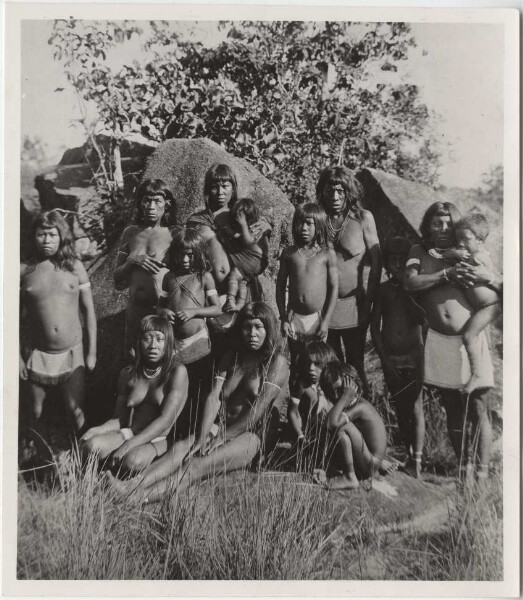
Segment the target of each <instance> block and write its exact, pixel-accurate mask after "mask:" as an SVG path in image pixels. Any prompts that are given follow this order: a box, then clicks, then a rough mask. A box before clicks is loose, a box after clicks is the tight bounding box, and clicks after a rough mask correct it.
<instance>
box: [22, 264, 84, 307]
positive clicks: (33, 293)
mask: <svg viewBox="0 0 523 600" xmlns="http://www.w3.org/2000/svg"><path fill="white" fill-rule="evenodd" d="M22 294H24V295H25V296H26V297H27V298H32V299H34V300H39V299H42V298H56V297H57V296H69V297H70V298H71V301H72V300H74V299H75V298H77V297H78V294H79V288H78V278H77V277H76V275H74V274H73V273H71V272H69V271H62V270H56V269H55V268H54V266H53V265H49V266H47V265H46V266H43V265H39V266H37V267H36V269H35V270H34V271H33V272H31V273H28V274H26V275H25V276H24V277H23V279H22Z"/></svg>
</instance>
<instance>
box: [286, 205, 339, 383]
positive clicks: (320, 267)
mask: <svg viewBox="0 0 523 600" xmlns="http://www.w3.org/2000/svg"><path fill="white" fill-rule="evenodd" d="M292 233H293V238H294V245H293V246H291V247H290V248H287V249H285V250H284V251H283V253H282V256H281V259H280V270H279V273H278V279H277V282H276V303H277V305H278V311H279V313H280V320H281V323H282V332H283V334H284V335H285V336H287V338H288V340H289V350H290V352H291V370H292V373H291V377H292V378H293V379H294V378H295V376H296V364H295V363H296V358H297V355H298V354H299V352H300V351H302V350H303V347H304V344H305V343H306V342H308V341H312V340H315V339H316V340H322V341H325V340H326V338H327V334H328V332H329V323H330V319H331V316H332V313H333V311H334V307H335V305H336V300H337V298H338V269H337V265H336V253H335V252H334V250H333V249H332V248H329V247H328V245H327V216H326V214H325V211H324V210H323V209H322V208H321V206H319V205H318V204H312V203H309V204H305V205H303V206H299V207H298V208H297V209H296V212H295V213H294V219H293V222H292ZM287 286H288V290H287ZM287 293H288V296H287Z"/></svg>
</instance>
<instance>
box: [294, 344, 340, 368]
mask: <svg viewBox="0 0 523 600" xmlns="http://www.w3.org/2000/svg"><path fill="white" fill-rule="evenodd" d="M306 359H309V360H310V361H311V362H312V361H315V362H318V363H319V364H320V365H321V367H322V369H323V367H324V366H325V365H326V364H328V363H330V362H332V361H335V360H336V353H335V352H334V350H333V349H332V348H331V347H330V346H329V344H327V343H326V342H321V341H313V342H309V343H308V344H306V346H305V348H304V349H303V350H302V352H300V354H299V356H298V361H297V367H298V373H299V374H300V375H301V376H302V377H304V376H306V373H305V361H306Z"/></svg>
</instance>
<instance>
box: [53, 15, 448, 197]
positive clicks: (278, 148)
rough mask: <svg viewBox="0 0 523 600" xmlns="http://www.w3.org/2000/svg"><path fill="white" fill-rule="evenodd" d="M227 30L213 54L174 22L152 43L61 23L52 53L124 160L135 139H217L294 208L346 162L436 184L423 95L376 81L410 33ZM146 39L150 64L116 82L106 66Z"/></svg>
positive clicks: (135, 65)
mask: <svg viewBox="0 0 523 600" xmlns="http://www.w3.org/2000/svg"><path fill="white" fill-rule="evenodd" d="M220 28H221V31H222V32H223V33H225V32H226V33H227V36H226V38H225V40H224V41H222V42H221V43H220V44H218V45H217V46H215V47H206V46H205V45H204V44H203V43H202V42H200V41H198V40H196V39H195V38H194V37H190V36H189V37H187V36H184V35H183V34H182V32H181V30H180V27H179V24H177V23H172V22H166V21H159V22H151V23H150V32H149V33H148V34H147V35H146V36H144V35H143V31H142V30H139V29H138V28H137V27H135V26H133V25H132V24H130V23H128V22H124V23H115V22H103V23H97V22H95V23H90V24H86V23H83V22H79V21H60V22H57V23H56V25H55V30H54V33H53V36H52V37H51V39H50V43H51V44H53V45H54V47H55V56H56V58H57V59H58V60H63V61H64V67H65V71H66V74H67V77H68V79H69V82H70V83H71V84H72V85H73V87H74V88H75V90H76V91H77V93H78V96H79V100H80V101H81V102H82V103H94V104H95V105H96V107H97V109H98V114H99V116H100V121H101V124H102V129H104V130H105V131H106V132H108V133H109V135H111V136H112V139H113V140H114V148H113V150H117V149H118V147H119V143H120V140H121V139H122V137H124V136H126V135H128V134H129V133H132V132H139V133H141V134H142V135H145V136H146V137H148V138H150V139H153V140H156V141H160V140H162V139H163V138H164V137H177V138H187V137H188V138H191V137H208V138H210V139H212V140H214V141H215V142H217V143H219V144H221V145H222V146H223V147H224V148H225V149H226V150H228V151H229V152H231V153H232V154H234V155H236V156H240V157H242V158H245V159H247V160H248V161H250V162H252V163H253V164H255V165H256V166H257V167H258V168H259V169H260V170H261V171H262V172H263V173H264V174H265V175H267V176H268V177H270V178H271V179H272V180H273V181H275V183H277V184H278V185H279V186H280V187H281V188H282V189H283V190H284V191H285V192H287V193H288V195H289V196H290V197H291V198H292V199H293V200H294V201H301V200H303V199H304V198H306V197H310V196H311V194H312V193H313V185H314V181H315V179H316V177H317V172H318V170H319V169H321V168H322V167H324V166H326V165H328V164H332V163H336V162H339V163H342V164H345V165H347V166H348V167H350V168H357V167H361V166H367V167H376V168H381V169H384V170H387V171H389V172H393V173H396V174H398V175H401V176H406V177H407V178H409V179H416V180H418V181H424V182H426V183H433V178H434V173H435V172H436V169H435V166H436V164H437V161H438V153H437V151H436V149H435V147H434V144H433V142H432V139H431V136H430V129H429V128H430V122H431V117H430V115H429V112H428V110H427V107H426V106H425V105H424V104H423V103H422V102H421V101H420V99H419V93H418V89H417V87H416V86H415V85H412V84H406V83H402V82H398V83H394V84H393V83H383V82H379V81H377V80H376V73H377V72H378V73H379V72H380V71H391V72H394V71H395V70H397V64H398V62H399V61H402V60H405V59H406V58H407V56H408V50H409V48H410V47H411V46H413V45H415V41H414V39H413V38H412V37H411V36H410V28H409V25H408V24H406V23H368V24H367V23H364V24H361V23H359V24H358V23H347V22H325V23H323V22H302V21H300V22H295V21H286V22H283V21H270V22H253V21H242V22H221V23H220ZM135 34H136V35H141V36H142V37H144V38H145V39H144V49H145V50H146V52H145V53H144V57H143V59H142V61H141V62H139V61H138V60H135V61H133V62H132V64H125V65H124V66H123V67H122V68H121V69H120V70H119V71H118V72H112V71H111V69H110V68H109V66H108V65H107V62H106V56H107V54H108V53H109V52H110V51H111V49H112V48H113V47H114V46H115V45H117V44H121V43H125V40H128V39H130V38H131V37H132V36H133V35H135ZM90 137H91V140H92V141H93V143H94V144H95V143H96V140H95V137H94V135H92V134H91V136H90ZM103 162H104V161H103V160H102V164H103ZM112 163H113V166H112V167H110V166H108V167H105V170H106V173H104V176H110V175H111V173H114V172H115V171H117V163H118V156H117V153H115V152H114V151H113V156H112ZM110 164H111V161H109V165H110ZM113 178H114V177H113ZM115 185H117V182H116V184H115Z"/></svg>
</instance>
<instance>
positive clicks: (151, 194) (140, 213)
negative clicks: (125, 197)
mask: <svg viewBox="0 0 523 600" xmlns="http://www.w3.org/2000/svg"><path fill="white" fill-rule="evenodd" d="M134 195H135V201H136V220H137V222H138V224H139V225H148V224H154V223H157V222H158V221H160V223H161V224H162V225H163V226H165V227H168V226H170V225H174V224H175V223H176V203H175V201H174V196H173V194H172V192H171V190H170V188H169V186H168V185H167V184H166V183H165V181H163V179H145V180H144V181H142V183H141V184H140V185H139V186H138V187H137V188H136V190H135V193H134Z"/></svg>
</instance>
